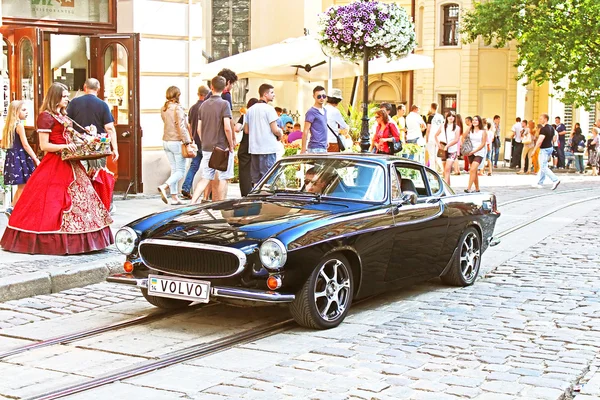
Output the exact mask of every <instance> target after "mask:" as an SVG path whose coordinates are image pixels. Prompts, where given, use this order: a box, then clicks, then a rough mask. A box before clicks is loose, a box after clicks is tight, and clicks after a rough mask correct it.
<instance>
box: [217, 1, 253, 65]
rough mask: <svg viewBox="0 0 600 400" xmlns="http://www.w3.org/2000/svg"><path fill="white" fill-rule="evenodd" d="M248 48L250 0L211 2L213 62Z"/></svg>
mask: <svg viewBox="0 0 600 400" xmlns="http://www.w3.org/2000/svg"><path fill="white" fill-rule="evenodd" d="M249 48H250V0H212V56H213V58H214V59H215V60H220V59H221V58H225V57H229V56H233V55H235V54H238V53H242V52H244V51H246V50H248V49H249Z"/></svg>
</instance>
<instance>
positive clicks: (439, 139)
mask: <svg viewBox="0 0 600 400" xmlns="http://www.w3.org/2000/svg"><path fill="white" fill-rule="evenodd" d="M442 132H444V133H443V135H442ZM459 140H460V127H459V126H458V124H457V123H456V115H454V112H452V111H448V112H447V113H446V120H445V121H444V125H441V126H440V128H439V129H438V131H437V132H436V134H435V141H436V143H437V146H438V149H442V150H443V152H444V155H443V157H442V162H443V163H444V180H445V181H446V183H447V184H448V185H450V174H451V172H452V164H453V163H454V161H456V157H457V155H458V150H459V149H458V142H459Z"/></svg>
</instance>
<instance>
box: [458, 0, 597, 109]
mask: <svg viewBox="0 0 600 400" xmlns="http://www.w3.org/2000/svg"><path fill="white" fill-rule="evenodd" d="M461 32H462V37H463V41H464V42H465V43H471V42H474V41H475V40H477V38H478V37H481V38H482V39H483V41H484V43H485V44H486V45H488V46H489V45H494V46H495V47H498V48H499V47H504V46H505V45H506V44H507V43H508V42H510V41H512V40H515V41H516V46H517V54H518V59H517V62H516V67H519V76H518V78H519V79H521V78H526V79H527V80H528V81H529V82H536V83H537V84H540V85H541V84H542V83H544V82H549V81H551V82H552V84H553V85H554V88H555V89H556V90H557V92H558V97H560V98H561V99H562V101H563V102H564V103H565V104H573V105H575V106H589V105H590V104H594V103H596V102H599V101H600V35H599V33H600V1H599V0H489V1H487V2H478V3H475V4H474V8H473V9H472V10H470V11H467V12H466V13H465V14H464V16H463V18H462V23H461Z"/></svg>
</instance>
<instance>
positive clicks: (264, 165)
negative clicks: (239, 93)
mask: <svg viewBox="0 0 600 400" xmlns="http://www.w3.org/2000/svg"><path fill="white" fill-rule="evenodd" d="M258 95H259V96H260V100H259V102H258V103H256V104H255V105H253V106H252V107H250V108H249V109H248V111H247V112H246V118H245V124H244V133H247V134H248V140H249V141H248V152H249V153H250V155H251V158H252V160H251V164H250V175H251V178H252V186H254V185H256V184H257V183H258V181H260V180H261V178H262V177H263V176H264V175H265V173H266V172H267V171H268V170H269V169H270V168H271V167H272V166H273V164H275V161H277V151H278V150H279V146H278V144H277V141H278V140H281V137H282V136H283V131H282V130H281V128H279V127H278V126H277V118H279V117H278V115H277V112H276V111H275V108H273V106H271V105H269V104H268V103H269V102H271V101H273V99H274V98H275V90H274V89H273V86H271V85H269V84H267V83H263V84H262V85H260V87H259V88H258Z"/></svg>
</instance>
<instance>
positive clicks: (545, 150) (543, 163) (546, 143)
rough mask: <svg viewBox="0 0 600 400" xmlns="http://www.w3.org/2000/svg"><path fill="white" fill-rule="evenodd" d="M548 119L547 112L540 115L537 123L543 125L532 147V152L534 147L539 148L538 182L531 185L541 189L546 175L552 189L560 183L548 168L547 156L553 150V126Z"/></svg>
mask: <svg viewBox="0 0 600 400" xmlns="http://www.w3.org/2000/svg"><path fill="white" fill-rule="evenodd" d="M548 119H550V117H549V116H548V114H542V115H540V120H539V123H540V124H542V125H543V127H542V129H540V135H539V137H538V140H537V142H536V144H535V148H534V149H533V152H534V153H535V150H536V149H538V148H539V149H540V155H539V163H540V178H539V181H538V183H537V184H536V185H533V187H535V188H538V189H541V188H542V187H543V186H542V185H543V184H544V181H545V180H546V175H547V176H548V178H550V180H551V181H552V190H554V189H556V188H557V187H558V185H560V180H559V179H558V178H557V177H556V175H554V172H552V171H551V170H550V168H548V158H549V157H550V156H551V155H552V151H553V150H554V148H553V144H552V141H553V139H554V128H552V126H551V125H548Z"/></svg>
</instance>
